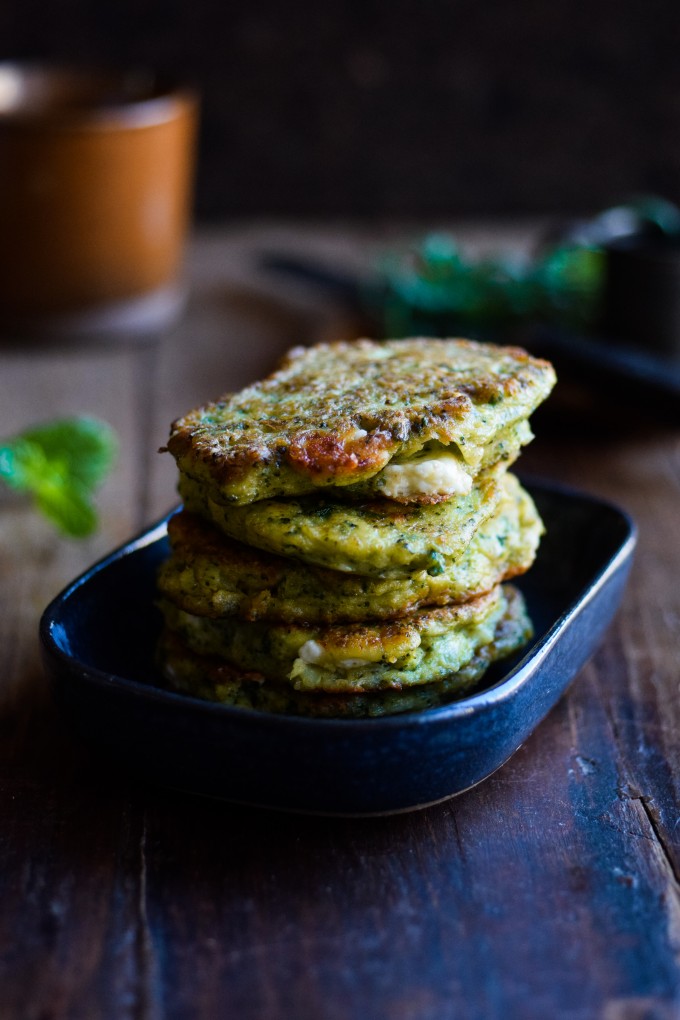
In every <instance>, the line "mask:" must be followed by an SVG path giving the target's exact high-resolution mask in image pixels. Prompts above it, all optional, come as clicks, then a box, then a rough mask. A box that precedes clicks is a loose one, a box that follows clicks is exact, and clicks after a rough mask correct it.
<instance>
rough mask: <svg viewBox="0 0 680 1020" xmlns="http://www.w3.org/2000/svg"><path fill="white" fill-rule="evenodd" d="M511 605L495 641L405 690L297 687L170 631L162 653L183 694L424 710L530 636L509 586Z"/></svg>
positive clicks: (233, 701)
mask: <svg viewBox="0 0 680 1020" xmlns="http://www.w3.org/2000/svg"><path fill="white" fill-rule="evenodd" d="M506 595H507V605H506V610H505V613H504V614H503V616H502V618H501V619H500V620H499V621H498V623H497V625H496V629H495V631H494V636H493V641H491V642H490V643H489V644H487V645H484V646H483V647H481V648H479V649H478V650H477V651H476V652H475V654H474V655H473V657H472V658H471V659H470V661H469V662H468V663H467V664H466V665H465V666H463V667H462V668H461V669H459V670H458V671H457V672H455V673H451V674H449V675H448V676H446V677H444V679H442V680H439V681H437V682H435V683H430V684H422V685H420V686H417V687H412V688H406V689H405V690H385V691H375V692H373V693H368V694H325V693H318V692H315V693H308V692H305V691H296V690H293V689H292V688H290V687H289V686H288V685H285V684H277V683H271V682H264V681H263V677H262V676H261V675H258V674H246V673H243V672H239V671H238V670H237V669H235V668H234V667H233V666H230V665H228V664H227V663H225V662H224V661H222V660H221V659H219V658H217V657H210V656H201V655H197V654H196V653H195V652H192V651H190V650H189V649H188V648H186V646H185V645H184V644H183V643H182V642H181V641H180V640H179V639H178V638H177V635H175V634H173V633H172V632H170V631H166V632H165V633H164V635H163V637H162V639H161V645H160V649H159V657H160V662H161V667H162V670H163V674H164V677H165V680H166V682H167V684H168V686H169V687H171V688H172V689H173V690H176V691H178V692H181V693H183V694H190V695H193V696H194V697H198V698H205V699H208V700H210V701H217V702H221V703H222V704H224V705H231V706H234V707H237V708H249V709H255V710H258V711H264V712H275V713H283V714H288V715H304V716H314V717H318V718H362V717H367V716H368V717H377V716H383V715H394V714H397V713H403V712H416V711H422V710H423V709H427V708H438V707H440V706H441V705H445V704H448V703H449V702H451V701H454V700H455V699H456V698H459V697H460V696H461V695H463V694H465V693H467V692H468V691H469V690H470V688H471V687H473V686H474V685H475V684H476V683H477V682H478V681H479V680H480V679H481V677H482V676H483V675H484V673H485V672H486V670H487V668H488V667H489V665H490V664H491V663H493V662H496V661H498V660H499V659H502V658H505V657H507V656H508V655H511V654H512V653H513V652H515V651H516V650H517V649H518V648H521V646H522V645H524V644H525V643H526V641H528V639H529V638H530V637H531V625H530V623H529V620H528V617H527V615H526V610H525V607H524V602H523V599H522V597H521V595H520V594H519V592H518V591H517V590H516V589H514V588H511V587H509V586H508V587H507V588H506Z"/></svg>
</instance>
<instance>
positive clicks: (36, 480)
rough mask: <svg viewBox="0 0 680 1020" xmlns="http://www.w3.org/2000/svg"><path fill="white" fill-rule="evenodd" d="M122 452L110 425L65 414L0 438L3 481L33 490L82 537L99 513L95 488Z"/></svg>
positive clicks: (48, 511) (47, 511) (63, 525)
mask: <svg viewBox="0 0 680 1020" xmlns="http://www.w3.org/2000/svg"><path fill="white" fill-rule="evenodd" d="M117 451H118V442H117V439H116V435H115V433H114V431H113V429H112V428H111V426H110V425H107V424H106V422H103V421H99V420H98V419H97V418H89V417H76V418H61V419H58V420H56V421H51V422H46V423H45V424H44V425H39V426H36V427H35V428H30V429H26V430H25V431H24V432H21V433H19V434H18V435H16V436H12V437H11V438H9V439H6V440H2V441H0V480H1V481H3V482H5V484H6V485H8V486H9V487H10V488H11V489H16V490H17V491H23V492H27V493H28V494H30V495H31V496H32V498H33V500H34V502H35V505H36V506H37V508H38V509H39V510H40V511H41V512H42V513H43V514H44V515H45V516H46V517H47V518H48V520H50V521H51V522H52V523H53V524H55V525H56V527H57V528H58V529H59V530H60V531H62V532H63V533H64V534H66V535H70V536H72V537H74V538H83V537H85V536H86V535H90V534H92V532H93V531H95V529H96V527H97V524H98V518H97V513H96V510H95V508H94V505H93V495H94V490H95V489H96V487H97V486H98V485H99V484H100V482H101V481H102V480H103V479H104V478H105V477H106V475H107V473H108V471H109V470H110V468H111V466H112V465H113V462H114V460H115V458H116V454H117Z"/></svg>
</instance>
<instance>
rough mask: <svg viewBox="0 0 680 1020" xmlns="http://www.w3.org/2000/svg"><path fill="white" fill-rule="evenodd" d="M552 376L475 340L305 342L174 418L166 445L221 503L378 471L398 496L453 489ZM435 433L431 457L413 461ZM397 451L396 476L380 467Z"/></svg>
mask: <svg viewBox="0 0 680 1020" xmlns="http://www.w3.org/2000/svg"><path fill="white" fill-rule="evenodd" d="M554 382H555V375H554V371H553V369H552V366H551V365H550V364H549V363H548V362H546V361H542V360H539V359H537V358H533V357H531V356H530V355H528V354H527V353H526V352H525V351H523V350H520V349H519V348H514V347H500V346H496V345H493V344H480V343H475V342H473V341H470V340H429V339H410V340H396V341H372V340H358V341H353V342H344V341H343V342H337V343H331V344H319V345H317V346H315V347H311V348H307V349H305V348H302V347H299V348H294V349H293V350H292V351H290V352H289V353H288V355H287V356H286V357H285V359H284V360H283V362H282V364H281V366H280V368H279V369H278V370H277V371H276V372H274V373H273V374H272V375H270V376H269V377H268V378H267V379H264V380H263V381H261V382H258V383H256V384H255V385H253V386H250V387H248V388H246V389H245V390H242V391H241V392H240V393H237V394H227V395H225V396H224V397H222V398H221V399H220V400H218V401H216V402H214V403H212V404H208V405H207V406H205V407H201V408H198V409H197V410H194V411H192V412H190V413H189V414H187V415H186V416H184V417H183V418H179V419H178V420H177V421H175V422H174V424H173V425H172V428H171V434H170V438H169V440H168V445H167V449H168V450H169V451H170V452H171V453H172V455H173V456H174V457H175V459H176V461H177V464H178V467H179V469H180V473H181V474H183V475H186V476H187V477H188V478H190V479H193V480H195V481H196V482H198V483H199V485H200V486H202V487H204V488H205V489H206V491H207V493H208V495H209V496H210V498H211V499H212V500H214V501H215V502H216V503H222V504H231V503H233V504H246V503H252V502H254V501H256V500H262V499H271V498H274V497H280V496H302V495H304V494H306V493H311V492H315V491H318V490H319V489H323V488H324V487H329V486H331V487H347V486H352V485H355V484H357V483H360V484H362V485H363V486H364V489H363V491H364V492H365V491H366V489H365V486H366V484H367V483H368V481H369V480H370V479H372V480H373V486H372V487H371V492H372V493H374V494H376V495H382V496H388V497H389V498H393V496H395V495H396V496H399V498H402V499H411V500H413V501H420V500H422V499H423V497H424V498H428V497H431V496H441V495H444V496H450V495H453V494H455V493H457V492H460V491H465V490H464V489H462V490H461V485H462V486H466V485H467V484H468V483H467V479H468V477H469V474H470V472H472V473H473V474H474V473H475V472H476V471H477V470H478V469H479V467H480V465H481V464H482V462H483V461H484V459H485V448H486V447H488V446H489V445H490V444H491V446H492V447H493V444H494V443H497V441H498V440H499V437H500V436H502V435H503V434H506V435H508V436H510V435H512V429H513V427H514V426H517V425H518V424H519V423H521V422H522V421H524V420H525V419H526V418H528V416H529V415H530V414H531V412H532V411H533V410H534V409H535V408H536V407H537V406H538V405H539V404H540V403H541V401H542V400H544V399H545V397H546V396H547V395H548V393H549V392H550V390H551V389H552V386H553V385H554ZM508 430H510V431H508ZM428 444H433V447H432V451H433V456H432V457H427V458H426V459H427V460H429V461H430V464H429V467H428V468H427V469H426V470H424V469H423V468H422V464H421V466H420V468H419V469H418V470H417V471H410V472H409V471H407V472H406V473H404V471H403V462H404V461H407V460H409V459H411V458H414V457H416V456H417V455H418V454H421V453H422V452H423V451H424V450H426V448H428ZM519 445H521V442H520V443H519ZM443 447H446V448H448V450H442V448H443ZM421 459H422V458H421ZM393 461H394V464H392V468H398V467H399V466H400V464H399V462H401V468H402V470H401V471H397V472H396V476H397V477H396V478H395V477H394V475H395V472H394V470H392V471H388V473H387V474H384V473H383V474H382V475H381V473H382V472H384V470H385V468H386V467H388V466H389V465H390V462H393ZM487 461H488V458H487Z"/></svg>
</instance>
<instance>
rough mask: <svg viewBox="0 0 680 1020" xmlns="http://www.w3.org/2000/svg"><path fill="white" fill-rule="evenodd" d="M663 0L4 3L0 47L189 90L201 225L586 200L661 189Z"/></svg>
mask: <svg viewBox="0 0 680 1020" xmlns="http://www.w3.org/2000/svg"><path fill="white" fill-rule="evenodd" d="M679 38H680V6H679V5H678V4H677V3H675V2H673V0H646V2H642V0H595V2H593V0H552V2H550V3H546V2H540V0H524V2H521V3H509V2H503V0H486V2H484V3H479V2H475V0H419V2H418V0H393V2H391V3H386V2H380V0H323V2H322V3H318V2H315V0H314V2H313V0H297V2H296V3H294V4H293V3H286V4H284V3H280V2H277V0H259V2H256V3H251V4H241V3H239V4H236V3H229V2H225V0H191V2H187V0H117V2H115V3H100V2H97V0H60V2H59V3H57V2H55V0H52V2H51V3H45V2H44V0H21V2H19V0H6V2H5V3H4V4H3V5H2V8H1V9H0V39H2V56H3V57H4V58H5V59H10V58H22V59H31V58H34V59H53V60H64V61H69V62H78V63H85V64H87V63H101V62H104V63H109V64H112V65H114V66H121V65H122V66H125V67H129V66H132V67H135V66H151V67H154V68H158V69H160V70H164V71H168V72H172V73H173V74H177V75H179V76H180V77H181V78H185V79H187V80H188V81H189V82H191V83H194V84H195V85H196V86H197V87H198V88H199V90H200V92H201V94H202V125H201V138H200V154H199V164H198V178H197V189H196V214H197V217H198V218H199V220H200V221H202V222H208V221H220V220H223V219H227V218H230V219H232V218H234V217H237V218H238V217H244V218H245V217H253V216H257V217H259V216H283V217H287V216H291V217H319V216H322V217H347V216H352V217H353V216H358V217H369V218H371V219H380V218H384V217H392V218H394V217H404V218H409V217H414V218H415V217H428V218H431V217H434V218H436V217H446V218H450V217H465V216H479V215H487V214H488V215H493V216H496V215H499V214H500V215H516V214H526V213H529V214H543V213H549V214H554V213H556V212H559V213H565V214H569V213H588V212H591V211H595V210H597V209H600V208H602V207H604V206H607V205H610V204H612V203H613V202H616V201H619V200H621V199H624V198H626V197H627V196H628V195H630V194H631V193H636V192H654V193H657V194H661V195H664V196H665V197H666V198H668V199H670V200H672V201H678V200H679V199H680V61H678V56H677V53H678V40H679Z"/></svg>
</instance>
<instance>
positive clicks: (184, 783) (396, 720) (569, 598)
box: [40, 483, 635, 814]
mask: <svg viewBox="0 0 680 1020" xmlns="http://www.w3.org/2000/svg"><path fill="white" fill-rule="evenodd" d="M528 488H529V491H530V492H531V493H532V495H533V497H534V499H535V500H536V503H537V505H538V508H539V510H540V512H541V514H542V516H543V519H544V521H545V523H546V527H547V534H546V536H545V538H544V540H543V543H542V545H541V548H540V551H539V555H538V558H537V561H536V563H535V564H534V566H533V567H532V569H531V571H530V572H529V573H528V574H527V575H526V576H525V577H524V578H522V579H521V581H520V583H519V587H521V588H522V590H523V592H524V594H525V597H526V599H527V603H528V607H529V611H530V614H531V617H532V619H533V622H534V626H535V630H536V636H535V638H534V640H533V641H532V642H531V644H530V645H529V646H528V647H527V648H526V649H525V650H524V651H523V653H519V654H517V655H516V656H515V657H514V658H512V659H508V660H505V662H503V663H500V664H496V666H494V667H493V668H492V669H491V670H489V672H488V673H487V675H486V677H485V681H484V686H483V688H482V689H479V690H478V691H477V692H476V693H474V694H472V695H470V696H469V697H466V698H463V699H462V700H460V701H456V702H454V703H452V704H450V705H447V706H445V707H443V708H435V709H430V710H427V711H423V712H416V713H412V714H406V715H397V716H389V717H383V718H376V719H358V720H343V719H337V720H334V719H306V718H298V717H292V716H281V715H268V714H265V713H260V712H254V711H250V710H246V709H238V708H231V707H228V706H224V705H218V704H213V703H211V702H207V701H201V700H199V699H197V698H192V697H188V696H185V695H181V694H174V693H171V692H169V691H167V690H164V689H162V687H160V686H156V685H159V684H160V683H161V679H160V676H159V674H158V670H157V668H156V665H155V663H154V650H155V645H156V640H157V636H158V633H159V628H160V619H159V615H158V612H157V610H156V609H155V607H154V578H155V572H156V568H157V567H158V565H159V563H160V562H161V561H162V560H163V558H164V557H165V556H167V554H168V543H167V534H166V524H167V518H166V519H164V520H163V521H161V522H160V523H159V524H157V525H156V526H155V527H153V528H151V529H149V530H148V531H146V532H144V533H143V534H142V535H140V536H139V537H138V538H136V539H134V540H133V541H131V542H129V543H128V544H127V545H125V546H123V547H122V548H121V549H118V550H117V551H116V552H114V553H112V554H111V555H110V556H108V557H107V558H106V559H104V560H102V561H101V562H99V563H97V564H95V566H93V567H91V568H90V569H89V570H88V571H87V572H86V573H84V574H83V575H82V576H81V577H79V578H78V579H77V580H75V581H74V582H73V583H72V584H71V585H69V587H68V588H66V589H65V591H63V592H62V593H61V594H60V595H59V596H58V597H57V598H56V599H55V600H54V601H53V602H52V603H51V604H50V605H49V606H48V608H47V609H46V610H45V613H44V614H43V617H42V620H41V625H40V636H41V641H42V648H43V655H44V661H45V664H46V667H47V669H48V671H49V673H50V674H51V676H52V678H53V680H54V689H55V694H56V698H57V700H58V703H59V704H60V706H61V708H62V710H63V712H64V714H65V716H66V717H67V718H68V719H69V720H70V722H71V724H72V725H73V727H74V729H75V731H76V733H77V734H78V735H79V737H80V738H82V739H83V740H84V741H86V742H87V743H88V744H89V745H90V746H91V747H92V748H93V749H95V750H96V751H97V752H98V753H101V754H104V755H106V756H107V758H109V759H110V760H112V761H114V762H115V763H116V764H117V765H120V766H123V767H124V768H126V769H128V770H131V771H132V772H133V773H134V774H135V775H136V776H138V777H140V778H144V779H146V780H149V781H150V782H153V783H158V784H161V785H163V786H168V787H174V788H177V789H181V790H185V791H190V792H193V793H198V794H203V795H207V796H211V797H219V798H223V799H224V800H228V801H234V802H240V803H247V804H256V805H260V806H266V807H274V808H279V809H285V810H292V811H304V812H319V813H324V814H377V813H383V812H394V811H405V810H410V809H413V808H417V807H422V806H425V805H427V804H431V803H434V802H436V801H439V800H442V799H444V798H446V797H450V796H452V795H454V794H457V793H460V792H462V791H463V790H465V789H467V788H468V787H470V786H474V785H475V784H476V783H479V782H480V781H481V780H483V779H485V778H486V777H487V776H489V775H490V774H491V773H492V772H494V771H495V770H496V769H497V768H498V767H499V766H500V765H502V764H503V762H505V761H506V760H507V759H508V758H509V757H510V756H511V755H512V754H513V753H514V751H516V750H517V748H518V747H519V746H520V745H521V744H522V743H523V741H524V740H526V738H527V737H528V736H529V734H530V733H531V731H532V730H533V729H534V728H535V727H536V726H537V725H538V723H539V722H540V721H541V720H542V719H543V718H544V716H545V715H546V714H547V712H548V711H549V710H550V708H551V707H552V706H553V705H554V704H555V702H556V701H557V700H558V698H559V697H560V695H561V694H562V693H563V691H564V690H565V688H566V687H567V685H568V684H569V682H570V680H571V679H572V678H573V677H574V676H575V675H576V673H578V671H579V670H580V669H581V667H582V666H583V664H584V663H585V662H586V661H587V659H588V658H589V657H590V656H591V654H592V653H593V651H594V649H595V647H596V646H597V644H598V642H599V640H600V638H601V636H602V634H603V632H604V630H605V628H606V627H607V625H608V624H609V622H610V620H611V618H612V616H613V615H614V612H615V611H616V608H617V606H618V604H619V602H620V599H621V595H622V592H623V588H624V584H625V580H626V577H627V574H628V570H629V567H630V563H631V558H632V552H633V548H634V546H635V528H634V526H633V524H632V522H631V520H630V519H629V518H628V517H627V516H626V515H625V514H624V513H623V512H622V511H621V510H619V509H617V508H616V507H614V506H611V505H609V504H606V503H602V502H599V501H598V500H595V499H592V498H590V497H588V496H584V495H581V494H578V493H575V492H573V491H571V490H566V489H562V488H555V487H549V486H546V485H544V484H531V483H530V484H529V485H528Z"/></svg>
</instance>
